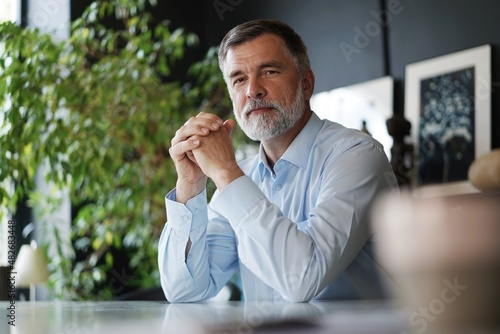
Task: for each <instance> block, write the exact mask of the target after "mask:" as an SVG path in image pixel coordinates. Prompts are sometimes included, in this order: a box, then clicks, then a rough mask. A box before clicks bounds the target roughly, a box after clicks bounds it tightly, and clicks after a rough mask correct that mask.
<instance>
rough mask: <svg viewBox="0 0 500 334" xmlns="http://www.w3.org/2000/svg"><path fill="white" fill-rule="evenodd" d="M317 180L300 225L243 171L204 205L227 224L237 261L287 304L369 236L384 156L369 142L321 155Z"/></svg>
mask: <svg viewBox="0 0 500 334" xmlns="http://www.w3.org/2000/svg"><path fill="white" fill-rule="evenodd" d="M319 177H320V178H321V180H320V182H321V190H320V194H319V196H318V200H317V203H316V204H315V206H314V207H313V208H311V210H310V212H308V215H307V220H306V221H304V222H293V221H291V220H290V219H288V218H287V217H285V216H284V215H283V213H282V212H281V210H280V209H279V207H277V206H276V205H275V204H273V203H271V202H270V201H269V200H268V199H267V198H266V196H265V195H264V194H263V193H262V191H261V190H260V189H259V187H258V186H257V185H256V184H255V183H254V182H253V181H252V180H251V179H250V178H249V177H247V176H242V177H240V178H239V179H237V180H235V181H234V182H233V183H231V184H230V185H229V186H228V187H226V188H225V189H224V190H223V191H222V192H221V193H220V194H219V196H218V197H217V198H215V199H213V200H212V203H211V208H212V209H213V210H214V211H215V212H217V213H218V214H219V215H221V216H223V217H225V218H226V219H227V220H228V221H229V222H230V224H231V226H232V227H233V229H234V231H235V234H236V236H237V239H238V252H239V256H240V261H241V262H242V263H243V264H244V265H245V266H246V267H248V268H249V269H250V270H251V271H252V272H253V273H254V274H255V275H256V276H257V277H259V278H260V279H261V280H262V281H264V282H265V283H266V284H267V285H269V286H270V287H272V288H274V289H275V290H277V291H279V292H280V293H281V295H282V296H283V298H284V299H286V300H288V301H293V302H301V301H308V300H311V299H313V298H314V297H315V296H316V295H317V294H319V293H320V292H321V291H322V290H323V289H324V288H325V286H327V285H328V284H329V283H331V282H332V281H333V280H334V279H335V278H336V277H338V275H339V274H340V273H341V272H343V271H344V270H345V269H346V267H347V266H348V265H349V264H350V263H351V262H352V261H353V259H354V258H355V257H356V256H357V255H358V253H359V252H360V250H361V249H362V247H363V246H364V245H365V243H366V242H367V240H368V238H369V236H370V231H369V223H368V222H367V216H368V210H369V207H370V204H371V203H372V200H373V198H374V197H375V195H376V194H377V193H378V192H379V191H381V190H382V189H384V188H387V187H388V186H389V184H390V183H391V182H392V181H393V174H392V171H391V170H390V166H389V164H388V162H387V159H386V157H385V155H384V154H383V153H382V152H381V150H380V149H379V148H378V147H377V146H375V145H374V144H373V143H370V142H362V143H359V144H357V145H356V146H355V147H351V148H349V149H347V150H346V151H345V152H343V153H342V154H340V155H339V156H338V157H335V158H332V159H330V160H329V159H327V160H326V161H325V163H324V168H323V172H322V173H321V174H320V175H319ZM313 181H314V182H316V180H310V182H313ZM388 181H389V182H388ZM242 189H244V190H242Z"/></svg>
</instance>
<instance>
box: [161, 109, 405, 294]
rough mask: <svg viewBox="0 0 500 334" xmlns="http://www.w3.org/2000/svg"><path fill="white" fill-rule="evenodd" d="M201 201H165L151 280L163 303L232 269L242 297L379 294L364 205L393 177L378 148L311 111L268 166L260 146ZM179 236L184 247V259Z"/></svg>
mask: <svg viewBox="0 0 500 334" xmlns="http://www.w3.org/2000/svg"><path fill="white" fill-rule="evenodd" d="M240 167H241V169H242V170H243V172H244V173H245V176H242V177H240V178H238V179H236V180H235V181H233V182H232V183H231V184H230V185H229V186H227V187H226V188H225V189H224V190H223V191H222V192H216V193H215V194H214V196H213V197H212V200H211V203H210V205H208V206H207V196H206V192H205V191H203V192H202V193H200V194H199V195H197V196H195V197H194V198H192V199H190V200H189V201H188V202H187V203H186V205H184V204H181V203H178V202H175V189H174V190H173V191H171V192H170V193H169V194H168V195H167V197H166V199H165V201H166V210H167V224H166V225H165V227H164V230H163V232H162V235H161V237H160V241H159V255H158V257H159V258H158V260H159V268H160V274H161V284H162V287H163V290H164V292H165V296H166V298H167V300H169V301H171V302H189V301H199V300H203V299H207V298H210V297H213V296H215V295H216V294H217V293H218V292H219V290H220V289H221V288H222V287H223V286H224V284H225V283H226V282H227V281H228V280H229V279H230V278H231V277H232V276H233V274H234V273H235V272H236V271H237V270H238V269H239V270H240V275H241V283H242V288H243V294H244V298H245V299H246V300H274V301H280V300H286V301H290V302H302V301H309V300H311V299H353V298H354V299H358V298H363V299H364V298H382V297H383V285H381V281H380V276H381V275H382V276H383V275H384V273H383V272H382V271H381V269H380V268H379V267H378V265H377V263H376V262H375V259H374V244H373V242H372V238H371V237H372V233H371V231H370V224H369V221H368V218H369V210H370V205H371V204H372V203H373V200H374V198H375V197H376V196H377V195H379V194H380V193H381V192H383V191H385V190H388V189H390V190H396V189H397V182H396V178H395V176H394V173H393V172H392V169H391V166H390V164H389V162H388V159H387V157H386V155H385V153H384V150H383V147H382V146H381V145H380V144H379V143H378V142H377V141H375V140H374V139H373V138H372V137H370V136H369V135H366V134H364V133H362V132H361V131H357V130H352V129H347V128H345V127H343V126H341V125H339V124H337V123H334V122H330V121H328V120H320V119H319V118H318V116H317V115H316V114H314V113H313V114H312V116H311V118H310V120H309V121H308V123H307V124H306V126H305V127H304V128H303V130H302V131H301V132H300V134H299V135H298V136H297V137H296V138H295V140H294V141H293V142H292V144H291V145H290V147H289V148H288V149H287V151H286V152H285V154H284V155H283V156H282V157H281V159H279V160H278V161H277V162H276V164H275V165H274V170H273V169H271V168H269V166H268V164H267V160H266V158H265V155H264V152H263V150H262V147H261V148H260V152H259V154H258V155H256V156H255V157H252V158H249V159H247V160H244V161H243V162H241V163H240ZM188 239H191V242H192V245H191V249H190V251H189V254H188V256H187V258H186V256H185V249H186V243H187V242H188Z"/></svg>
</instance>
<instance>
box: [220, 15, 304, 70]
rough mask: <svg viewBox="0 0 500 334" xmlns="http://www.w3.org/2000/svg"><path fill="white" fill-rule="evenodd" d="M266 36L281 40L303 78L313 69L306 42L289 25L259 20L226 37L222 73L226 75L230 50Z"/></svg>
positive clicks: (236, 28)
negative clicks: (225, 68) (274, 36)
mask: <svg viewBox="0 0 500 334" xmlns="http://www.w3.org/2000/svg"><path fill="white" fill-rule="evenodd" d="M264 34H273V35H276V36H278V37H279V38H281V40H282V41H283V44H284V45H285V51H286V52H287V53H288V55H289V56H290V57H291V58H292V59H293V61H294V63H295V66H296V67H297V71H298V72H299V74H300V75H301V76H302V75H304V73H305V72H306V71H307V70H308V69H310V68H311V63H310V61H309V56H308V54H307V48H306V46H305V44H304V41H303V40H302V38H301V37H300V36H299V35H298V34H297V33H296V32H295V31H294V30H293V29H292V28H291V27H290V26H289V25H287V24H285V23H283V22H281V21H278V20H266V19H259V20H253V21H249V22H245V23H242V24H240V25H238V26H236V27H234V28H233V29H231V30H230V31H229V32H228V33H227V34H226V36H224V38H223V39H222V42H221V44H220V46H219V67H220V69H221V71H222V73H224V65H225V61H226V56H227V52H228V51H229V49H231V48H232V47H234V46H238V45H240V44H243V43H245V42H249V41H251V40H253V39H255V38H257V37H260V36H262V35H264Z"/></svg>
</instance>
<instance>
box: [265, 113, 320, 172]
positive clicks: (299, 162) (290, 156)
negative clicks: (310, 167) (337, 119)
mask: <svg viewBox="0 0 500 334" xmlns="http://www.w3.org/2000/svg"><path fill="white" fill-rule="evenodd" d="M322 126H323V121H322V120H321V119H319V117H318V116H317V115H316V114H315V113H314V112H313V113H312V114H311V118H309V120H308V121H307V123H306V125H305V126H304V128H303V129H302V130H301V131H300V133H299V134H298V135H297V137H295V139H294V140H293V141H292V143H291V144H290V146H289V147H288V148H287V150H286V151H285V153H284V154H283V156H282V157H281V158H280V159H279V160H285V161H288V162H290V163H292V164H294V165H296V166H298V167H299V168H302V169H304V170H305V169H306V168H307V164H308V163H309V162H308V160H309V159H308V157H309V154H310V152H311V150H312V147H313V144H314V141H315V140H316V136H317V134H318V133H319V131H320V129H321V127H322ZM279 160H278V161H279ZM266 169H268V170H270V169H269V166H268V164H267V158H266V154H265V153H264V148H263V147H262V144H260V147H259V173H260V179H261V181H262V180H263V178H264V175H265V172H266Z"/></svg>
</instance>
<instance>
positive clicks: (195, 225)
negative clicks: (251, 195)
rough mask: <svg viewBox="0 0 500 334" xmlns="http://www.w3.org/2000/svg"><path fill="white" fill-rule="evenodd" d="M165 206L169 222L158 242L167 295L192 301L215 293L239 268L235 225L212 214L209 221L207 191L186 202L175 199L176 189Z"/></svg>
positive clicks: (170, 299)
mask: <svg viewBox="0 0 500 334" xmlns="http://www.w3.org/2000/svg"><path fill="white" fill-rule="evenodd" d="M165 205H166V210H167V223H166V224H165V227H164V229H163V231H162V234H161V236H160V240H159V244H158V248H159V249H158V265H159V269H160V279H161V285H162V288H163V291H164V293H165V297H166V298H167V300H168V301H170V302H191V301H200V300H204V299H207V298H211V297H213V296H215V295H216V294H217V293H218V292H219V291H220V289H221V288H222V287H223V286H224V284H226V282H227V281H228V280H229V279H230V278H231V276H232V275H233V274H234V272H235V271H236V269H237V264H238V261H237V250H236V243H235V239H234V233H233V231H232V228H231V226H230V225H229V223H228V222H227V221H225V220H224V219H221V217H212V219H211V221H210V223H209V217H208V210H207V197H206V190H204V191H203V192H202V193H200V194H199V195H197V196H195V197H193V198H191V199H190V200H189V201H188V202H187V203H186V205H184V204H182V203H178V202H176V201H175V189H174V190H173V191H171V192H170V193H169V194H168V195H167V196H166V197H165ZM207 234H208V236H207ZM188 240H191V248H190V251H189V254H188V256H187V258H186V255H185V249H186V244H187V242H188Z"/></svg>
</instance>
